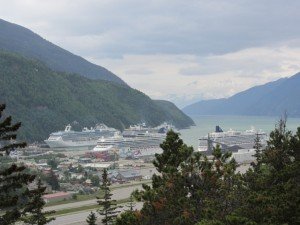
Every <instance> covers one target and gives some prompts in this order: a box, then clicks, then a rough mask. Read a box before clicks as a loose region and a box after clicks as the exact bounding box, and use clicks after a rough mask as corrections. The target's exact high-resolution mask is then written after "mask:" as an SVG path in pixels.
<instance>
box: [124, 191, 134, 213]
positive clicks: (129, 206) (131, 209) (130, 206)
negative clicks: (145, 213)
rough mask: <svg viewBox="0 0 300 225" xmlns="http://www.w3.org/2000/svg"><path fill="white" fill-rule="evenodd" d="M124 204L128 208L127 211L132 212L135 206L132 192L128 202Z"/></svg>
mask: <svg viewBox="0 0 300 225" xmlns="http://www.w3.org/2000/svg"><path fill="white" fill-rule="evenodd" d="M126 206H127V208H128V210H127V211H129V212H133V208H134V207H135V204H134V197H133V194H131V195H130V198H129V203H128V204H127V205H126Z"/></svg>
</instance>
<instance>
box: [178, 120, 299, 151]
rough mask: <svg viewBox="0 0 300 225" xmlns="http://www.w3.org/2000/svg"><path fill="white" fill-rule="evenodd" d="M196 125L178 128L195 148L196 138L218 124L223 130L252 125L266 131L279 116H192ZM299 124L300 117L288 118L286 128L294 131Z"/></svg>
mask: <svg viewBox="0 0 300 225" xmlns="http://www.w3.org/2000/svg"><path fill="white" fill-rule="evenodd" d="M192 119H193V120H194V122H195V123H196V126H193V127H191V128H190V129H183V130H180V131H179V132H180V134H181V138H182V139H183V140H184V142H185V143H186V144H187V145H192V146H194V148H195V149H197V146H198V139H199V138H200V137H201V136H204V135H206V134H207V133H209V132H213V131H214V130H215V126H216V125H219V126H220V127H221V128H222V129H223V131H227V130H229V129H230V128H232V129H233V130H238V131H244V130H249V129H250V128H251V127H252V126H253V127H254V128H255V129H257V130H260V129H261V130H262V131H265V132H267V133H269V132H270V131H272V130H274V128H275V125H276V123H277V122H278V120H279V119H280V118H279V117H265V116H219V115H218V116H192ZM299 126H300V118H288V120H287V128H288V129H289V130H292V131H296V129H297V127H299Z"/></svg>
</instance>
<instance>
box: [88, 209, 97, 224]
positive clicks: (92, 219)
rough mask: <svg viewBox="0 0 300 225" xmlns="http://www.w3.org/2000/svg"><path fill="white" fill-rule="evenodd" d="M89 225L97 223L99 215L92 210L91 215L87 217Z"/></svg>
mask: <svg viewBox="0 0 300 225" xmlns="http://www.w3.org/2000/svg"><path fill="white" fill-rule="evenodd" d="M86 222H87V224H88V225H96V222H97V216H96V214H95V213H94V212H90V214H89V216H88V217H87V219H86Z"/></svg>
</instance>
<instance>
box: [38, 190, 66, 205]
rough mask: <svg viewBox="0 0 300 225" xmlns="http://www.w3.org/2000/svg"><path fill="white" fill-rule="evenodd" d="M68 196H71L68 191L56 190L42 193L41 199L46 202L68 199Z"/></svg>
mask: <svg viewBox="0 0 300 225" xmlns="http://www.w3.org/2000/svg"><path fill="white" fill-rule="evenodd" d="M70 198H71V194H70V193H68V192H56V193H54V194H47V195H43V199H44V201H45V202H46V203H48V202H53V201H60V200H65V199H70Z"/></svg>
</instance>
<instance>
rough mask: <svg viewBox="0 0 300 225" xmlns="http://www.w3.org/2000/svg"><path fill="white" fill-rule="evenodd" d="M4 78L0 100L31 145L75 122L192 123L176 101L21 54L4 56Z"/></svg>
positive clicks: (0, 57)
mask: <svg viewBox="0 0 300 225" xmlns="http://www.w3.org/2000/svg"><path fill="white" fill-rule="evenodd" d="M0 77H1V79H0V102H1V103H6V104H7V110H6V113H7V114H8V115H12V116H13V118H14V119H15V121H21V122H22V123H23V126H22V128H21V133H20V137H21V138H25V139H26V140H29V141H33V140H38V141H41V140H43V139H45V138H47V137H48V135H49V134H50V133H51V132H53V131H57V130H61V129H64V126H65V125H66V124H68V123H73V122H75V123H74V124H77V123H78V124H77V125H75V128H77V129H80V128H82V127H84V126H87V127H90V126H94V125H95V123H99V122H103V123H105V124H106V125H108V126H111V127H115V128H118V129H124V128H125V127H127V126H129V125H130V124H135V123H139V122H146V123H147V124H148V125H151V126H156V125H159V124H160V123H162V122H164V121H167V122H171V123H173V124H174V125H175V126H177V127H178V128H183V127H188V126H190V125H193V121H192V120H191V119H190V118H189V117H188V116H186V115H185V114H183V113H182V112H181V111H180V110H179V109H178V108H177V107H176V106H175V105H172V103H169V102H164V104H162V103H163V102H157V101H153V100H152V99H150V98H149V97H148V96H146V95H145V94H143V93H142V92H140V91H137V90H134V89H132V88H129V87H127V86H123V85H119V84H114V83H112V82H108V81H102V80H91V79H88V78H85V77H82V76H80V75H77V74H68V73H60V72H55V71H53V70H51V69H49V68H48V67H47V66H46V65H44V64H43V63H41V62H38V61H35V60H31V59H27V58H24V57H22V56H20V55H17V54H11V53H6V52H0ZM170 106H171V107H170Z"/></svg>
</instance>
